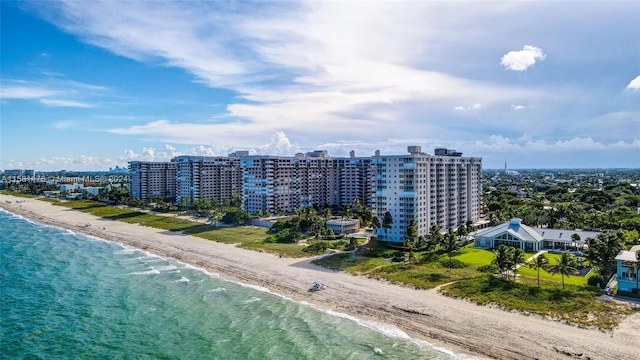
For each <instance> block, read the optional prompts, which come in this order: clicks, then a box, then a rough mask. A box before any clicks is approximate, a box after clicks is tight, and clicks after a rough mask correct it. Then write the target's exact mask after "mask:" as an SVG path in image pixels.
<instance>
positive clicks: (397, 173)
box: [129, 146, 482, 242]
mask: <svg viewBox="0 0 640 360" xmlns="http://www.w3.org/2000/svg"><path fill="white" fill-rule="evenodd" d="M408 150H409V154H407V155H385V156H382V155H380V153H379V152H376V155H375V156H373V157H355V153H353V152H352V153H351V156H350V157H340V158H333V157H331V156H329V155H328V154H327V152H326V151H313V152H309V153H306V154H297V155H295V156H293V157H291V156H269V155H252V156H249V155H248V153H247V152H246V151H244V152H236V153H233V154H230V155H229V156H228V157H212V156H178V157H176V158H174V159H173V160H171V162H168V163H145V162H139V161H132V162H131V163H130V165H129V168H130V171H131V176H130V179H131V180H130V181H131V195H132V196H134V197H138V198H141V199H143V200H146V199H147V198H148V197H149V196H150V195H153V196H164V197H167V196H172V195H173V196H175V198H176V201H177V202H178V203H183V202H187V203H192V202H193V201H195V200H197V199H210V200H216V201H218V202H219V203H226V202H227V201H229V200H231V199H232V198H233V197H234V196H236V195H241V198H242V206H243V209H244V210H245V211H247V212H249V213H250V214H254V215H255V214H258V213H263V214H264V213H271V214H279V213H290V212H291V211H293V210H294V209H302V208H306V207H317V208H322V207H325V206H340V207H344V206H345V205H349V204H353V203H354V202H355V201H356V200H357V201H358V202H360V204H361V205H362V206H365V207H367V208H370V209H372V210H374V212H375V213H376V216H377V217H378V219H379V221H380V222H381V223H382V222H383V220H384V218H385V214H386V213H387V212H388V213H389V215H391V219H392V222H391V224H390V227H389V226H385V227H384V228H380V229H376V233H377V235H378V239H379V240H381V241H387V242H402V241H404V239H405V238H406V237H407V230H408V227H409V223H410V222H411V220H413V221H415V224H416V226H417V230H418V234H419V235H423V236H426V235H428V234H429V229H430V228H431V226H432V225H438V226H440V227H441V228H442V229H447V228H450V227H452V228H456V227H458V226H460V225H463V224H465V223H466V222H467V221H469V220H471V221H476V220H478V218H479V216H480V194H481V192H482V185H481V182H480V176H481V171H482V158H479V157H463V156H462V153H459V152H457V151H455V150H450V149H436V150H435V155H430V154H425V153H422V152H421V148H420V147H419V146H409V148H408Z"/></svg>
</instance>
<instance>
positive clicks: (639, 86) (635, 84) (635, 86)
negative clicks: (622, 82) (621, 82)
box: [627, 75, 640, 90]
mask: <svg viewBox="0 0 640 360" xmlns="http://www.w3.org/2000/svg"><path fill="white" fill-rule="evenodd" d="M627 89H631V90H640V75H638V76H637V77H636V78H635V79H633V80H631V82H630V83H629V85H627Z"/></svg>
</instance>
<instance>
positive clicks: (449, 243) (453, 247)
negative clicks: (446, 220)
mask: <svg viewBox="0 0 640 360" xmlns="http://www.w3.org/2000/svg"><path fill="white" fill-rule="evenodd" d="M442 247H443V248H444V251H445V252H446V253H447V256H449V263H451V254H452V253H453V252H455V251H458V249H460V242H459V241H458V237H457V236H456V233H455V232H453V228H449V231H448V232H447V235H445V237H444V242H443V243H442ZM449 270H451V268H449Z"/></svg>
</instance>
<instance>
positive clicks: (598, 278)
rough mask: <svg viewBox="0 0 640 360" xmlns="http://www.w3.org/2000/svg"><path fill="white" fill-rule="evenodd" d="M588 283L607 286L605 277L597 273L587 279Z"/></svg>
mask: <svg viewBox="0 0 640 360" xmlns="http://www.w3.org/2000/svg"><path fill="white" fill-rule="evenodd" d="M587 284H589V285H591V286H594V287H595V286H598V284H600V287H603V286H605V281H604V278H603V277H602V275H600V274H595V275H591V276H589V278H588V279H587Z"/></svg>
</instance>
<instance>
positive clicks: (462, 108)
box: [453, 103, 482, 111]
mask: <svg viewBox="0 0 640 360" xmlns="http://www.w3.org/2000/svg"><path fill="white" fill-rule="evenodd" d="M481 108H482V104H478V103H476V104H473V105H470V106H456V107H454V108H453V110H456V111H467V110H479V109H481Z"/></svg>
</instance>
